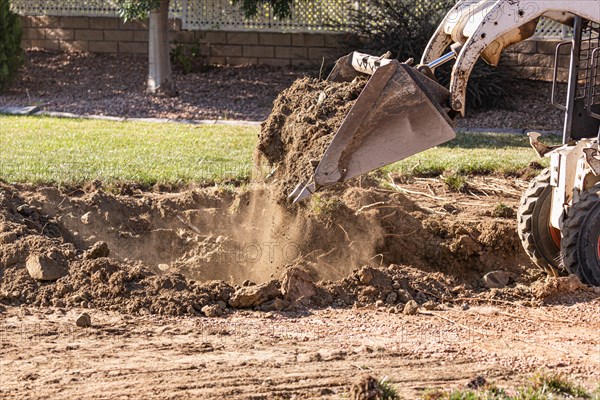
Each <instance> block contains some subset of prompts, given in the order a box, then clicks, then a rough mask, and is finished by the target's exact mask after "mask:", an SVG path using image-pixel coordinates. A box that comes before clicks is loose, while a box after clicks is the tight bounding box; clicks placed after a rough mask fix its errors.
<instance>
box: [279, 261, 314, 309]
mask: <svg viewBox="0 0 600 400" xmlns="http://www.w3.org/2000/svg"><path fill="white" fill-rule="evenodd" d="M281 292H282V293H283V298H284V299H285V300H287V301H289V302H290V303H295V302H300V303H308V302H309V301H310V299H311V298H312V297H313V296H314V295H315V294H317V289H316V287H315V284H314V283H313V282H312V278H311V277H310V275H309V274H308V272H306V271H305V270H303V269H301V268H298V267H293V268H288V269H287V270H286V271H285V272H284V274H283V277H282V279H281Z"/></svg>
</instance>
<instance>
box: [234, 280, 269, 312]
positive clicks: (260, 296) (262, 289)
mask: <svg viewBox="0 0 600 400" xmlns="http://www.w3.org/2000/svg"><path fill="white" fill-rule="evenodd" d="M280 295H281V292H280V290H279V282H277V281H275V280H272V281H269V282H266V283H263V284H260V285H254V286H242V287H240V288H239V289H237V290H236V291H235V293H233V295H232V296H231V298H230V299H229V305H230V306H231V307H234V308H248V307H254V306H258V305H260V304H262V303H264V302H267V301H270V300H273V299H274V298H275V297H277V296H280Z"/></svg>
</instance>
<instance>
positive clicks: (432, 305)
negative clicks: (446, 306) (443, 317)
mask: <svg viewBox="0 0 600 400" xmlns="http://www.w3.org/2000/svg"><path fill="white" fill-rule="evenodd" d="M423 308H424V309H426V310H428V311H433V310H436V309H437V308H438V303H436V302H435V301H433V300H429V301H427V302H425V303H423Z"/></svg>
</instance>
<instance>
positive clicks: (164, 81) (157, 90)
mask: <svg viewBox="0 0 600 400" xmlns="http://www.w3.org/2000/svg"><path fill="white" fill-rule="evenodd" d="M148 56H149V59H148V61H149V63H148V64H149V70H148V92H149V93H152V94H163V95H166V96H176V95H177V90H176V89H175V81H173V73H172V71H171V60H170V55H169V0H161V2H160V7H159V8H158V9H156V10H153V11H152V12H150V26H149V49H148Z"/></svg>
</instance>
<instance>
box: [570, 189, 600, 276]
mask: <svg viewBox="0 0 600 400" xmlns="http://www.w3.org/2000/svg"><path fill="white" fill-rule="evenodd" d="M562 233H563V239H562V242H561V248H562V251H561V252H562V259H563V265H564V267H565V268H566V269H567V271H569V273H571V274H574V275H577V276H578V277H579V279H580V280H581V281H582V282H584V283H587V284H588V285H593V286H600V254H598V253H599V251H600V249H599V241H598V240H599V239H598V238H599V237H600V184H596V186H593V187H592V188H590V189H588V190H587V191H585V192H583V193H582V194H581V196H580V197H579V201H578V202H577V203H575V204H574V205H573V206H572V207H571V208H570V209H569V211H568V212H567V218H566V219H565V223H564V226H563V229H562Z"/></svg>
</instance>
